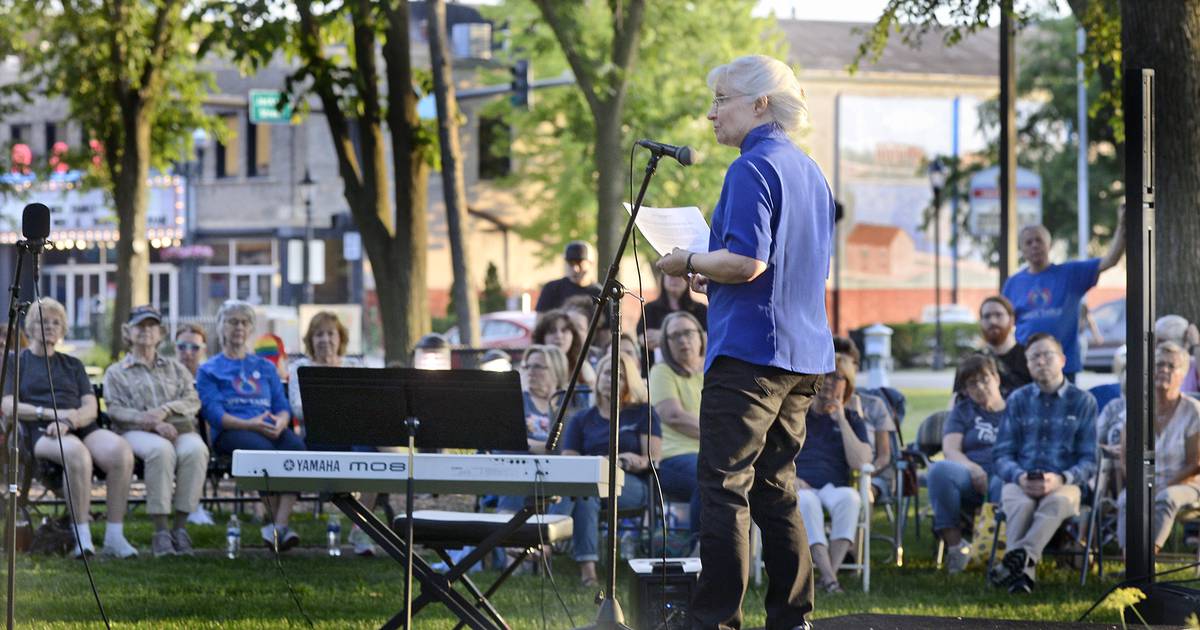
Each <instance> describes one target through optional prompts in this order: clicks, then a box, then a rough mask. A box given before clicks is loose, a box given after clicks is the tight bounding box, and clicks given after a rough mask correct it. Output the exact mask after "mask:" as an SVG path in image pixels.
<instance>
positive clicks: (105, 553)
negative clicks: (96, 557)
mask: <svg viewBox="0 0 1200 630" xmlns="http://www.w3.org/2000/svg"><path fill="white" fill-rule="evenodd" d="M137 555H138V550H137V548H135V547H134V546H133V545H131V544H129V541H128V540H125V539H124V538H121V539H120V540H115V541H113V542H111V543H110V542H108V541H105V543H104V547H103V548H101V549H100V557H102V558H117V559H120V560H124V559H126V558H136V557H137Z"/></svg>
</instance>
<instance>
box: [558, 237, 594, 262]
mask: <svg viewBox="0 0 1200 630" xmlns="http://www.w3.org/2000/svg"><path fill="white" fill-rule="evenodd" d="M563 258H565V259H566V260H591V259H592V246H591V245H589V244H588V243H587V242H585V241H571V242H570V243H567V248H566V249H565V250H563Z"/></svg>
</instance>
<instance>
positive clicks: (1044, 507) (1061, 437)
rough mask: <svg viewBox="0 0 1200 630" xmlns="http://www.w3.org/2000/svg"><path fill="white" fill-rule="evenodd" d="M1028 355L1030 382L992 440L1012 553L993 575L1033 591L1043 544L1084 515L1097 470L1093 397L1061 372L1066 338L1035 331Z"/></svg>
mask: <svg viewBox="0 0 1200 630" xmlns="http://www.w3.org/2000/svg"><path fill="white" fill-rule="evenodd" d="M1025 358H1026V360H1028V362H1029V372H1030V374H1031V375H1032V376H1033V382H1032V383H1030V384H1028V385H1025V386H1023V387H1021V388H1020V389H1017V390H1016V391H1014V392H1013V393H1012V394H1010V395H1009V397H1008V409H1007V410H1006V411H1005V417H1004V422H1003V423H1002V424H1001V425H1000V434H999V436H998V437H997V439H996V445H995V447H994V449H995V450H994V454H995V462H996V463H995V466H996V474H997V475H999V477H1000V478H1001V479H1003V480H1004V482H1005V483H1004V490H1003V491H1002V492H1001V496H1000V502H1001V505H1002V507H1003V509H1004V513H1005V514H1006V515H1007V520H1008V552H1007V553H1005V554H1004V560H1003V561H1002V562H1001V563H1000V564H998V565H996V566H995V567H993V569H992V573H991V575H989V576H988V577H989V579H991V580H992V583H993V584H995V585H996V586H1003V587H1007V588H1008V590H1009V592H1010V593H1028V592H1031V591H1032V590H1033V585H1034V579H1035V578H1036V567H1037V563H1038V560H1040V559H1041V557H1042V550H1043V549H1045V547H1046V545H1047V544H1048V543H1049V542H1050V539H1051V538H1052V537H1053V536H1054V532H1056V531H1057V530H1058V527H1059V526H1060V525H1062V523H1063V521H1065V520H1067V519H1068V518H1071V517H1072V516H1075V515H1077V514H1079V502H1080V495H1081V491H1080V488H1081V487H1082V486H1083V485H1084V484H1086V483H1087V481H1088V479H1090V478H1091V476H1092V474H1093V473H1094V472H1095V470H1096V400H1095V399H1094V398H1092V395H1091V394H1089V393H1088V392H1085V391H1083V390H1081V389H1079V388H1078V387H1075V386H1074V385H1072V384H1071V383H1070V382H1069V381H1067V379H1066V377H1065V376H1064V375H1063V366H1064V365H1066V356H1064V354H1063V350H1062V344H1060V343H1059V342H1058V340H1057V339H1055V338H1054V337H1053V336H1051V335H1049V334H1046V333H1038V334H1035V335H1033V336H1031V337H1030V338H1029V343H1028V344H1027V345H1026V350H1025Z"/></svg>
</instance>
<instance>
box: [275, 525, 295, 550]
mask: <svg viewBox="0 0 1200 630" xmlns="http://www.w3.org/2000/svg"><path fill="white" fill-rule="evenodd" d="M299 544H300V534H297V533H296V532H294V531H292V528H290V527H284V528H283V531H282V532H281V533H280V534H279V550H280V551H287V550H288V549H291V548H293V547H295V546H296V545H299Z"/></svg>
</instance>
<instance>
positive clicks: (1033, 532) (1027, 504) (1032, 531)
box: [1000, 483, 1080, 572]
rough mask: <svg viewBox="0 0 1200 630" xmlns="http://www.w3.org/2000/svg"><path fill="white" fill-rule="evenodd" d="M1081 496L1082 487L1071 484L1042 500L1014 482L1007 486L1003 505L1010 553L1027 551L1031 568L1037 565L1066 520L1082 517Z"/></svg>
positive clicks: (1002, 494)
mask: <svg viewBox="0 0 1200 630" xmlns="http://www.w3.org/2000/svg"><path fill="white" fill-rule="evenodd" d="M1079 496H1080V494H1079V486H1075V485H1070V484H1068V485H1065V486H1063V487H1061V488H1059V489H1058V490H1055V491H1054V492H1051V493H1050V494H1048V495H1046V496H1044V497H1042V498H1040V499H1034V498H1033V497H1030V496H1029V495H1027V494H1025V491H1024V490H1022V489H1021V486H1019V485H1017V484H1015V483H1006V484H1004V490H1002V491H1001V492H1000V503H1001V505H1003V506H1004V514H1005V517H1006V520H1007V522H1008V525H1007V527H1008V533H1007V534H1006V537H1007V539H1008V550H1009V551H1012V550H1013V549H1024V550H1025V554H1026V556H1027V557H1028V559H1029V562H1028V564H1029V566H1030V567H1032V566H1034V565H1036V564H1037V562H1038V561H1039V560H1041V559H1042V550H1043V549H1045V548H1046V545H1047V544H1049V543H1050V539H1051V538H1054V532H1056V531H1058V528H1059V526H1060V525H1062V524H1063V521H1065V520H1067V519H1068V518H1071V517H1072V516H1075V515H1076V514H1079ZM1026 571H1027V572H1031V571H1032V569H1026Z"/></svg>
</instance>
